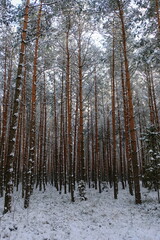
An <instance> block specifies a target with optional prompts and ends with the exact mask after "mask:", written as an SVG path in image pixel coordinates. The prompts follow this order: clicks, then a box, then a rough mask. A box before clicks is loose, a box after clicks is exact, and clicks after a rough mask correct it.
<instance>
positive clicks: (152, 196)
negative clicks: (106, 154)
mask: <svg viewBox="0 0 160 240" xmlns="http://www.w3.org/2000/svg"><path fill="white" fill-rule="evenodd" d="M146 192H147V190H144V189H143V204H142V205H135V204H134V197H132V196H130V195H129V194H128V190H121V189H120V191H119V195H118V200H114V199H113V189H108V191H107V192H106V191H104V192H102V193H101V194H99V193H98V191H96V190H94V189H87V198H88V200H87V201H80V199H79V198H78V197H76V202H75V203H71V202H70V195H69V194H67V195H64V194H62V195H60V194H59V193H58V192H57V191H56V190H55V189H54V188H53V187H51V186H48V188H47V190H46V192H39V191H38V190H35V191H34V193H33V195H32V197H31V202H30V207H29V208H28V209H23V200H22V199H21V197H20V193H16V195H15V197H14V198H15V199H14V205H13V211H12V213H8V214H5V215H4V216H3V215H2V211H3V200H2V199H0V240H122V239H123V240H160V204H158V203H157V199H156V198H157V196H156V193H155V192H152V193H149V194H148V193H147V194H146ZM18 194H19V195H18ZM77 196H78V195H77Z"/></svg>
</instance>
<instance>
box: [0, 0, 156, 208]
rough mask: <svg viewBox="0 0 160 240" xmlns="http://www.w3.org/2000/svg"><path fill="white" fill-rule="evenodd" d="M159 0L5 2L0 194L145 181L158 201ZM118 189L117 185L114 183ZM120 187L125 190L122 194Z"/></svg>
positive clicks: (131, 190)
mask: <svg viewBox="0 0 160 240" xmlns="http://www.w3.org/2000/svg"><path fill="white" fill-rule="evenodd" d="M159 6H160V1H159V0H147V1H146V0H141V1H139V0H126V1H124V0H107V1H106V0H85V1H84V0H74V1H73V0H67V1H65V0H55V1H54V0H44V1H43V0H35V1H30V0H22V3H21V4H20V5H18V6H14V5H12V2H11V1H10V0H1V2H0V104H1V105H0V106H1V107H0V197H1V198H3V199H4V211H3V212H4V213H7V212H10V211H11V209H12V196H13V193H14V191H18V190H19V188H20V189H21V196H22V198H24V208H28V207H29V203H30V197H31V195H32V194H34V190H35V188H38V189H39V190H40V191H45V190H46V185H49V184H50V185H53V187H54V188H56V189H57V191H58V192H59V194H65V193H68V192H69V193H70V195H71V201H72V202H74V201H75V195H74V192H75V189H77V186H78V189H79V194H80V196H81V198H82V199H84V200H86V197H85V188H86V185H88V187H89V188H95V189H97V190H98V191H99V193H101V192H102V190H103V188H104V187H105V185H108V186H109V187H110V188H113V189H114V195H113V198H115V199H117V198H118V192H119V191H122V189H125V188H126V187H127V188H128V194H131V195H134V196H135V203H136V204H141V202H142V198H141V185H142V186H143V187H146V188H148V189H154V190H155V191H157V199H158V201H159V202H160V196H159V188H160V10H159ZM118 183H121V185H120V184H118ZM118 186H119V189H118Z"/></svg>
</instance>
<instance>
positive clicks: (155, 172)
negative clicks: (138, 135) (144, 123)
mask: <svg viewBox="0 0 160 240" xmlns="http://www.w3.org/2000/svg"><path fill="white" fill-rule="evenodd" d="M142 139H143V141H144V142H145V144H146V151H147V154H146V163H145V167H144V176H143V181H144V184H145V186H146V187H147V188H148V189H155V190H156V191H158V189H159V188H160V133H159V132H158V131H157V129H156V127H155V126H153V125H152V126H150V127H148V128H147V129H146V133H144V134H143V138H142Z"/></svg>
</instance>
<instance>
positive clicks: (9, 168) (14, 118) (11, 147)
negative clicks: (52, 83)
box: [4, 0, 30, 213]
mask: <svg viewBox="0 0 160 240" xmlns="http://www.w3.org/2000/svg"><path fill="white" fill-rule="evenodd" d="M29 4H30V0H27V1H26V7H25V14H24V23H23V30H22V41H21V47H20V56H19V64H18V70H17V78H16V87H15V95H14V103H13V111H12V114H11V124H10V128H9V136H8V139H9V140H8V151H7V154H8V155H7V163H6V192H5V201H4V213H7V212H8V211H11V207H12V206H11V205H12V193H13V181H12V174H13V162H14V152H15V138H16V130H17V125H18V115H19V105H20V94H21V82H22V71H23V64H24V53H25V45H26V42H25V41H26V36H27V32H26V31H27V26H28V13H29Z"/></svg>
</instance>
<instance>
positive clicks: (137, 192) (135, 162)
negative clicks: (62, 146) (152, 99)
mask: <svg viewBox="0 0 160 240" xmlns="http://www.w3.org/2000/svg"><path fill="white" fill-rule="evenodd" d="M117 3H118V8H119V16H120V20H121V27H122V42H123V53H124V63H125V72H126V87H127V96H128V105H129V115H130V118H129V127H130V135H131V156H132V165H133V174H134V187H135V202H136V204H140V203H141V192H140V182H139V167H138V158H137V145H136V130H135V121H134V111H133V100H132V90H131V78H130V72H129V65H128V57H127V43H126V30H125V24H124V12H123V7H122V1H120V0H117Z"/></svg>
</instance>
